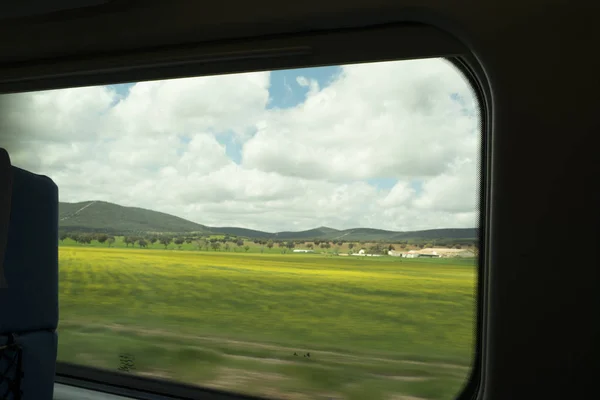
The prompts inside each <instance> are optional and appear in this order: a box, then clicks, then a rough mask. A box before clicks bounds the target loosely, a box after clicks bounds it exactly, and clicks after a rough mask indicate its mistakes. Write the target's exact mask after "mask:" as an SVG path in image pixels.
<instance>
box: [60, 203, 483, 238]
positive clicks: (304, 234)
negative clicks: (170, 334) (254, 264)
mask: <svg viewBox="0 0 600 400" xmlns="http://www.w3.org/2000/svg"><path fill="white" fill-rule="evenodd" d="M59 218H60V220H59V226H60V229H61V230H63V231H86V232H106V233H111V234H115V235H118V234H131V233H136V234H140V233H151V232H168V233H174V234H177V233H191V232H194V233H199V234H204V235H206V234H211V233H213V234H228V235H235V236H241V237H246V238H249V239H274V240H313V239H321V240H344V241H376V240H377V241H378V240H382V241H388V242H399V241H429V240H436V241H437V240H440V241H443V240H453V241H465V242H467V241H468V242H470V241H472V240H473V239H475V238H476V237H477V236H478V235H477V229H475V228H466V229H430V230H423V231H412V232H397V231H387V230H383V229H373V228H353V229H345V230H338V229H334V228H329V227H326V226H321V227H319V228H315V229H309V230H305V231H298V232H293V231H284V232H275V233H273V232H264V231H259V230H254V229H246V228H238V227H210V226H206V225H201V224H198V223H195V222H191V221H188V220H186V219H183V218H179V217H176V216H173V215H170V214H165V213H162V212H158V211H152V210H147V209H144V208H137V207H124V206H120V205H118V204H113V203H108V202H105V201H85V202H80V203H60V204H59Z"/></svg>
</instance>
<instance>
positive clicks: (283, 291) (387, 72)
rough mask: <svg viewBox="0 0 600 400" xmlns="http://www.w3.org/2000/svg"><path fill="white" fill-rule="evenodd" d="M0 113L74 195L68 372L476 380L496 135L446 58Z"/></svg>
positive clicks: (68, 231) (450, 392)
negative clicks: (482, 232) (481, 254)
mask: <svg viewBox="0 0 600 400" xmlns="http://www.w3.org/2000/svg"><path fill="white" fill-rule="evenodd" d="M0 101H2V103H3V107H4V108H5V109H6V110H8V112H7V113H6V115H5V120H4V122H3V124H4V129H3V130H4V132H5V133H4V134H3V135H2V141H1V142H0V146H2V147H5V148H7V150H8V151H9V152H10V154H11V158H12V160H13V164H15V165H17V166H19V167H22V168H26V169H28V170H31V171H33V172H36V173H41V174H45V175H47V176H49V177H51V178H52V179H53V180H54V181H55V182H56V183H57V185H58V186H59V190H60V201H61V203H60V245H59V246H60V247H59V256H60V325H59V329H58V331H59V354H58V359H59V361H67V362H71V363H77V364H82V365H87V366H93V367H98V368H102V369H109V370H120V371H121V372H123V373H125V374H137V375H142V376H148V377H154V378H160V379H167V380H174V381H178V382H185V383H191V384H194V385H198V386H203V387H210V388H218V389H224V390H227V391H233V392H241V393H248V394H255V395H260V396H266V397H272V398H286V399H309V398H310V399H315V398H323V399H325V398H327V399H369V400H374V399H380V398H381V399H397V400H399V399H417V398H419V399H451V398H453V397H455V396H456V395H457V394H458V392H459V391H460V389H461V388H462V386H463V385H464V383H465V381H466V379H467V378H468V376H469V373H470V369H471V366H472V362H473V357H474V343H475V331H474V329H475V314H476V302H475V299H476V293H475V290H476V280H477V262H476V258H475V257H476V255H477V251H478V243H477V236H478V234H477V228H478V226H477V223H478V213H479V203H478V186H479V172H480V168H479V162H480V160H479V153H480V150H481V132H480V125H479V114H478V105H477V103H476V99H475V96H474V94H473V91H472V89H471V87H470V86H469V84H468V82H467V81H466V80H465V79H464V77H463V76H462V75H461V74H460V72H459V71H458V70H457V69H456V68H455V67H454V66H453V65H452V64H450V63H449V62H448V61H446V60H443V59H427V60H413V61H398V62H381V63H370V64H359V65H344V66H333V67H320V68H306V69H295V70H283V71H273V72H269V71H267V72H257V73H244V74H233V75H223V76H214V77H202V78H186V79H177V80H165V81H152V82H140V83H131V84H122V85H109V86H97V87H84V88H75V89H65V90H56V91H44V92H35V93H24V94H18V95H7V96H2V97H1V100H0ZM35 240H36V238H32V246H34V245H35V243H34V241H35Z"/></svg>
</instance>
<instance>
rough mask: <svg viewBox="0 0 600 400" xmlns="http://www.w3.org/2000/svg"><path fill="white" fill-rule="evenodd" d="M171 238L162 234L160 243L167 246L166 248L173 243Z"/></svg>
mask: <svg viewBox="0 0 600 400" xmlns="http://www.w3.org/2000/svg"><path fill="white" fill-rule="evenodd" d="M171 240H172V239H171V238H170V237H168V236H162V237H161V238H160V244H162V245H163V246H165V249H166V248H167V247H168V246H169V245H170V244H171Z"/></svg>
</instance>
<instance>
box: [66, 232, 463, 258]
mask: <svg viewBox="0 0 600 400" xmlns="http://www.w3.org/2000/svg"><path fill="white" fill-rule="evenodd" d="M67 238H70V239H72V240H74V241H75V242H77V243H81V244H90V243H92V241H93V240H96V241H98V242H99V243H100V244H106V245H107V246H108V247H112V246H113V245H114V243H115V241H116V239H115V236H113V235H109V234H106V233H85V232H83V233H82V232H70V233H69V232H61V233H60V240H61V242H62V241H64V240H65V239H67ZM253 242H254V243H255V244H256V245H259V246H261V249H264V248H265V247H266V248H268V249H272V248H273V247H275V246H277V247H278V248H280V249H281V251H282V252H287V250H291V249H294V248H295V247H297V246H302V247H303V248H308V249H311V250H312V249H316V248H321V249H323V250H325V251H329V249H331V248H332V247H333V248H334V252H336V253H337V252H339V250H340V247H341V246H343V245H345V244H347V248H348V250H349V251H350V252H352V251H353V249H360V248H363V249H365V250H367V251H368V252H369V253H371V254H387V252H388V251H389V250H396V247H398V248H399V249H406V248H407V247H409V246H412V247H417V248H424V247H433V246H435V244H434V243H420V244H409V243H408V242H407V241H403V242H400V243H396V244H389V242H384V241H375V242H366V241H360V242H350V241H339V240H338V241H331V240H322V239H313V240H312V241H304V240H287V241H284V240H277V239H254V240H253ZM123 243H124V244H125V246H127V247H129V246H132V247H135V246H139V247H140V248H146V247H148V246H149V245H155V244H157V243H160V244H161V245H162V246H164V247H165V249H167V248H168V247H169V245H171V244H174V245H175V246H177V247H178V248H179V249H181V247H182V246H183V245H184V244H193V245H194V246H195V247H196V248H197V249H198V250H206V251H208V250H213V251H219V250H225V251H231V250H233V251H246V252H247V251H249V250H250V246H249V245H248V243H249V241H245V240H244V239H243V238H240V237H237V236H231V235H224V236H223V237H211V236H192V235H190V236H181V235H167V234H146V235H125V236H123ZM367 243H368V248H367ZM438 246H439V245H438ZM440 247H441V246H440ZM444 247H449V248H456V249H460V248H462V247H463V246H462V245H461V244H449V245H446V246H444Z"/></svg>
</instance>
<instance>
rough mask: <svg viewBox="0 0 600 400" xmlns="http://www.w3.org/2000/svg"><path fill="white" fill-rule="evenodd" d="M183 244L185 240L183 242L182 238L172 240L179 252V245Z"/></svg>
mask: <svg viewBox="0 0 600 400" xmlns="http://www.w3.org/2000/svg"><path fill="white" fill-rule="evenodd" d="M184 242H185V240H183V238H180V237H178V238H176V239H175V240H173V243H175V244H176V245H177V247H178V248H179V250H181V245H182V244H183V243H184Z"/></svg>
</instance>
